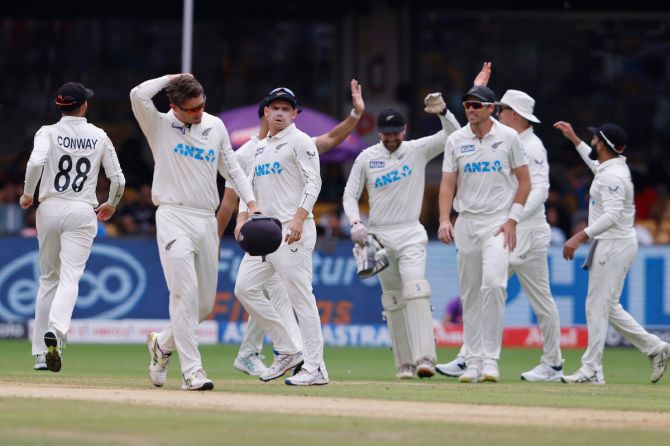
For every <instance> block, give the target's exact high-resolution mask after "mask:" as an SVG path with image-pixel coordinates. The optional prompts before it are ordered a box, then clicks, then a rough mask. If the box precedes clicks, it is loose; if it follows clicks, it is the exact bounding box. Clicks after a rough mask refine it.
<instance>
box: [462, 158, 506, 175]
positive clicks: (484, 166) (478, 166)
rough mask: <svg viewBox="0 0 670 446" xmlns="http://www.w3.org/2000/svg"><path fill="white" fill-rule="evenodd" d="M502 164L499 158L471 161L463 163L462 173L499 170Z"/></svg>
mask: <svg viewBox="0 0 670 446" xmlns="http://www.w3.org/2000/svg"><path fill="white" fill-rule="evenodd" d="M502 168H503V166H502V163H501V162H500V161H499V160H495V161H493V162H490V161H473V162H471V163H465V167H463V172H464V173H482V172H500V171H501V170H502Z"/></svg>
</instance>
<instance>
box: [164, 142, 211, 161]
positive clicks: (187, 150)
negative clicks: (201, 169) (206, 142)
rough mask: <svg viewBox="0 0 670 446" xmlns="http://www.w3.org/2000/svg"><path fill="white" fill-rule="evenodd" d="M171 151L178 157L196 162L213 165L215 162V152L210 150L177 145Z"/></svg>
mask: <svg viewBox="0 0 670 446" xmlns="http://www.w3.org/2000/svg"><path fill="white" fill-rule="evenodd" d="M172 150H173V151H174V153H176V154H178V155H181V156H185V157H187V158H193V159H194V160H198V161H207V162H208V163H213V162H214V161H215V160H216V152H214V150H212V149H201V148H200V147H191V146H189V145H187V144H182V143H179V144H177V145H176V146H175V148H174V149H172Z"/></svg>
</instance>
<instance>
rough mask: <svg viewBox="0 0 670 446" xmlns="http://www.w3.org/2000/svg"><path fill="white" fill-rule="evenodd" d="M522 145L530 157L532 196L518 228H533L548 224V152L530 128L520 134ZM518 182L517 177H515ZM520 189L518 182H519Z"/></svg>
mask: <svg viewBox="0 0 670 446" xmlns="http://www.w3.org/2000/svg"><path fill="white" fill-rule="evenodd" d="M519 138H521V144H523V148H524V150H525V151H526V156H527V157H528V171H529V172H530V186H531V188H530V194H528V199H527V200H526V205H525V206H524V208H523V213H522V214H521V220H520V221H519V224H518V225H517V229H518V228H531V227H537V226H544V225H546V224H547V217H546V215H545V211H544V202H545V201H547V198H548V197H549V162H548V161H547V150H546V149H545V148H544V144H542V141H541V140H540V138H538V137H537V135H536V134H535V132H534V131H533V127H529V128H527V129H526V130H524V131H523V132H521V133H519ZM513 178H514V180H515V181H516V177H515V176H513ZM517 187H518V182H517Z"/></svg>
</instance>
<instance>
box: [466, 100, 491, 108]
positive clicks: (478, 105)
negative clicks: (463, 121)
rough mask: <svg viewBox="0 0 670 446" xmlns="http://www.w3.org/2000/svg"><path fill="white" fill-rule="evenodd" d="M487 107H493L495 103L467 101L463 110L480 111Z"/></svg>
mask: <svg viewBox="0 0 670 446" xmlns="http://www.w3.org/2000/svg"><path fill="white" fill-rule="evenodd" d="M485 105H493V102H479V101H465V102H463V108H465V109H466V110H467V109H469V108H472V109H474V110H479V109H480V108H482V107H483V106H485Z"/></svg>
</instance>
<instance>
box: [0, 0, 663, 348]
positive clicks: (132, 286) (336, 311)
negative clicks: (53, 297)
mask: <svg viewBox="0 0 670 446" xmlns="http://www.w3.org/2000/svg"><path fill="white" fill-rule="evenodd" d="M90 3H91V2H81V1H65V2H58V3H56V2H51V3H47V2H37V4H33V3H31V4H27V3H26V4H24V5H22V4H14V3H13V4H11V5H3V6H2V15H1V16H0V25H1V26H0V35H1V36H2V38H1V39H0V51H1V52H2V57H1V58H0V64H1V69H0V77H1V79H2V81H1V82H0V89H1V91H0V112H2V114H3V120H2V124H0V138H2V141H3V144H2V146H1V147H0V183H1V189H0V192H1V193H0V236H1V238H0V245H1V249H0V321H2V322H0V337H25V336H27V334H28V332H29V325H30V324H29V320H30V318H31V316H32V314H33V306H32V305H33V300H34V295H35V290H36V286H37V278H38V271H37V269H36V265H37V264H36V253H37V244H36V240H35V239H34V235H35V230H34V211H33V212H29V213H24V212H22V211H20V209H18V206H17V203H18V196H19V194H20V193H21V186H22V181H23V175H24V172H25V162H26V161H27V158H28V155H29V153H30V149H31V144H32V137H33V135H34V133H35V132H36V130H37V129H38V128H39V127H40V126H41V125H43V124H47V123H51V122H55V121H56V120H57V119H58V113H57V110H56V109H55V107H54V106H53V103H52V100H53V94H54V93H53V92H54V91H55V89H56V88H57V87H58V85H60V84H61V83H63V82H65V81H67V80H80V81H82V82H83V83H85V84H86V85H87V86H89V87H91V88H92V89H94V90H95V92H96V96H95V98H94V100H93V101H91V107H90V113H89V118H90V120H91V121H92V122H94V123H96V124H97V125H99V126H101V127H102V128H104V129H105V130H106V131H107V132H108V133H109V135H110V136H111V138H112V140H113V142H114V144H115V145H116V147H117V151H118V153H119V157H120V160H121V163H122V166H123V168H124V171H125V173H126V175H127V180H128V189H127V192H126V195H125V197H124V206H123V207H120V208H119V209H118V212H117V215H116V216H115V218H114V220H113V221H112V222H111V223H110V224H108V225H105V226H104V227H101V230H100V234H99V238H98V239H97V241H96V244H95V248H94V251H93V254H92V256H91V260H90V262H89V267H88V270H87V273H86V275H85V277H84V279H83V282H82V289H81V295H80V299H79V303H78V305H77V308H76V310H75V318H76V319H77V320H76V321H75V324H74V325H73V333H72V335H71V341H77V340H80V341H95V342H142V340H143V339H144V334H146V331H147V330H151V329H153V328H154V327H155V326H156V324H158V325H160V324H161V323H162V321H163V320H164V319H166V318H167V290H166V287H165V284H164V279H163V276H162V271H161V269H160V265H159V263H158V258H157V252H156V248H155V241H154V236H153V233H154V230H155V229H154V225H153V211H152V209H151V205H150V204H148V203H147V192H148V185H150V183H151V171H152V170H151V166H152V164H151V163H152V162H151V156H150V152H149V150H148V147H147V145H146V141H145V140H144V138H143V137H142V135H141V132H140V130H139V127H138V126H137V124H136V122H135V120H134V119H133V117H132V114H131V112H130V103H129V101H128V93H129V91H130V89H131V88H132V87H133V86H134V85H136V84H138V83H139V82H141V81H142V80H145V79H147V78H150V77H156V76H158V75H161V74H164V73H172V72H179V71H181V70H180V52H181V2H180V1H165V2H156V1H146V2H129V1H119V2H113V3H111V4H103V3H94V4H90ZM255 5H256V6H255V7H254V8H243V7H242V6H235V5H225V6H223V5H219V4H218V3H216V2H206V1H201V0H198V1H196V2H195V22H194V34H193V43H194V45H193V48H194V51H193V70H192V71H193V73H194V74H195V75H196V76H197V77H198V78H199V79H200V80H201V81H202V83H203V85H204V86H205V89H206V94H207V100H208V103H207V110H208V111H209V112H210V113H214V114H218V113H220V112H223V111H225V110H230V109H233V108H236V107H240V106H245V105H249V104H252V103H254V102H256V101H258V99H259V98H260V97H261V96H262V95H263V94H264V93H265V92H266V91H268V90H269V89H271V88H272V87H275V86H277V85H286V86H288V87H290V88H293V89H294V90H295V91H296V94H297V95H298V98H299V99H300V101H301V103H302V104H303V105H305V106H307V107H310V108H313V109H316V110H319V111H322V112H324V113H326V114H328V115H331V116H333V117H334V118H336V119H341V118H342V117H344V116H346V114H347V113H348V111H349V109H350V104H349V100H348V96H349V92H348V80H349V79H350V78H352V77H355V78H357V79H359V80H360V81H361V83H362V85H363V96H364V99H365V102H366V114H365V116H364V118H363V119H362V122H361V125H360V126H359V129H358V134H359V136H360V137H361V138H362V139H364V140H365V141H367V142H368V143H372V142H374V141H375V139H376V132H375V128H374V116H375V115H376V113H377V112H378V111H379V110H381V109H382V108H385V107H388V106H393V107H397V108H399V109H401V110H402V111H403V112H404V113H405V114H406V115H407V117H408V120H409V123H410V124H409V132H408V138H414V137H420V136H424V135H427V134H430V133H432V132H434V131H437V130H438V128H439V125H438V123H437V121H436V120H435V119H433V118H432V117H430V116H425V115H424V114H423V112H422V100H423V97H424V96H425V94H426V93H428V92H431V91H442V92H443V93H444V95H445V98H446V99H447V102H448V104H449V107H450V108H451V109H452V110H454V111H455V113H456V115H457V117H458V118H459V120H460V121H461V122H464V114H463V111H462V107H460V100H459V98H460V95H461V94H462V92H463V91H464V90H465V89H466V88H467V86H468V85H469V84H470V83H471V81H472V78H473V77H474V75H475V74H476V72H477V71H478V70H479V67H480V66H481V63H482V61H484V60H490V61H492V62H493V76H492V79H491V83H490V85H491V87H492V88H493V89H494V90H495V91H497V92H498V94H499V95H501V94H502V92H504V90H505V89H507V88H518V89H522V90H524V91H527V92H529V93H530V94H531V95H532V96H534V97H535V99H536V100H537V105H536V114H537V115H538V116H539V117H540V118H541V119H542V121H543V122H542V124H540V125H539V126H537V127H536V131H537V133H538V134H539V136H540V137H541V138H542V139H543V140H544V142H545V145H546V147H547V149H548V153H549V158H550V163H551V182H552V193H551V197H550V200H549V202H548V204H547V208H548V214H550V215H551V218H552V225H553V226H554V228H555V236H556V240H557V242H559V241H560V237H561V235H563V236H564V237H565V236H569V234H570V233H571V232H572V231H573V230H575V229H576V228H579V227H580V225H583V224H584V219H585V217H586V208H587V206H588V197H587V193H588V186H589V184H590V178H591V177H590V173H589V172H588V171H587V170H586V168H585V167H584V166H583V165H582V163H581V161H580V160H579V159H578V157H577V156H576V154H575V153H574V150H573V149H572V147H570V145H569V144H568V143H566V142H565V141H564V140H563V139H562V137H561V136H560V134H558V132H556V131H555V130H553V129H552V128H551V126H550V124H551V123H553V122H554V121H556V120H558V119H566V120H570V121H571V122H572V123H573V124H574V125H575V127H576V128H577V129H578V130H579V133H580V134H581V135H582V136H583V137H586V136H587V135H586V134H585V133H584V129H585V127H586V126H587V125H593V124H598V123H601V122H606V121H613V122H617V123H620V124H621V125H622V126H624V127H625V128H626V129H627V130H628V132H629V136H630V140H631V141H632V143H631V147H630V152H629V153H628V156H629V162H630V165H631V168H632V170H633V173H634V175H635V178H634V180H635V184H636V204H637V209H638V214H637V217H638V227H639V231H640V232H639V239H640V242H641V244H643V245H645V246H642V248H641V250H640V253H639V254H638V257H637V259H636V263H635V265H634V268H633V270H632V271H631V274H630V275H629V278H628V281H627V285H626V287H625V289H624V293H623V296H622V302H623V303H624V305H625V306H626V307H627V308H628V309H629V310H630V311H631V312H632V314H633V315H634V316H635V317H636V319H638V320H639V321H641V322H642V323H643V324H644V325H645V326H647V327H649V328H651V329H653V330H657V331H658V332H659V333H661V334H662V335H663V336H664V337H665V338H666V339H668V333H669V332H670V285H668V280H667V277H670V274H668V268H669V267H670V266H669V263H668V260H669V258H670V247H669V246H668V245H667V243H668V241H670V205H668V190H667V187H668V184H670V181H669V180H670V178H669V177H670V174H669V172H670V157H669V156H668V154H667V152H668V145H669V142H670V126H669V125H668V124H670V90H669V89H668V87H667V85H670V84H669V82H668V81H669V80H670V79H669V78H670V56H669V54H670V52H668V47H670V29H669V27H668V25H669V24H670V14H668V12H667V10H665V11H664V10H659V9H655V10H649V9H646V10H643V7H644V6H645V5H644V2H642V3H640V2H637V5H636V8H637V10H635V11H630V10H603V9H602V8H601V5H599V4H598V2H587V3H583V4H581V6H579V7H577V6H574V7H573V6H571V5H569V4H567V3H564V2H545V4H543V5H542V6H538V5H530V4H527V3H524V2H507V3H506V4H505V5H504V7H505V9H502V7H501V6H500V5H497V4H493V3H492V2H491V3H487V2H484V3H481V4H480V5H479V6H477V8H478V9H466V5H458V6H456V7H454V8H453V9H452V8H450V7H449V6H448V5H443V6H436V5H431V4H430V3H429V2H421V1H419V2H412V3H411V4H410V3H406V2H399V1H369V2H340V3H339V4H338V5H337V6H332V8H331V10H322V9H315V8H313V7H310V3H309V2H304V1H291V2H283V3H282V4H281V5H280V6H279V5H276V4H272V3H270V2H256V3H255ZM468 7H469V6H468ZM657 8H658V7H657ZM157 102H158V105H159V107H160V106H162V107H166V106H167V104H166V103H165V100H164V99H159V100H158V101H157ZM351 161H352V160H348V161H346V162H340V163H328V164H324V166H323V172H322V175H323V178H324V188H323V190H322V193H321V196H320V201H319V206H318V207H317V219H318V221H319V222H320V226H321V233H320V234H321V235H320V239H319V245H318V248H319V251H318V254H317V258H316V261H315V291H316V292H315V294H316V295H317V298H318V299H319V306H320V309H321V312H322V318H323V322H324V324H325V328H324V330H325V335H326V340H327V342H328V343H329V344H330V345H370V346H381V345H387V344H388V337H387V334H386V332H385V329H384V327H383V322H382V320H381V306H380V303H379V297H378V296H379V291H378V284H377V283H376V282H375V280H374V279H373V280H371V281H369V282H368V283H362V282H360V281H359V280H358V279H357V278H356V277H355V271H354V269H353V260H352V259H351V255H350V249H351V243H350V242H349V241H348V240H347V234H346V230H347V225H346V222H343V221H342V219H341V208H340V205H339V202H338V200H339V199H340V198H341V194H342V188H343V186H344V182H345V181H346V177H347V173H348V170H349V168H350V166H351ZM428 169H429V174H428V185H427V188H426V195H425V203H424V213H423V215H422V222H423V223H424V224H425V225H426V227H427V229H428V232H429V234H430V235H431V237H433V238H434V236H435V232H436V224H437V216H436V214H435V212H436V208H437V206H435V203H436V200H437V185H438V182H439V175H440V160H439V159H438V160H436V161H434V162H433V163H431V164H430V165H429V168H428ZM99 189H100V192H101V193H102V194H103V196H104V193H105V191H106V183H105V182H104V181H101V182H100V187H99ZM228 234H229V232H228ZM559 246H560V243H557V247H555V248H552V250H551V252H550V254H551V255H550V259H549V260H550V268H551V278H552V291H553V294H554V296H555V297H556V301H557V304H558V307H559V311H560V316H561V322H562V325H563V326H564V327H566V328H565V332H564V338H563V343H564V346H566V347H569V346H573V347H576V346H582V345H583V342H584V339H585V334H584V322H585V321H584V312H583V308H584V305H583V303H584V297H585V293H586V273H585V272H583V271H581V270H580V269H579V258H578V259H577V261H576V262H573V263H568V262H565V261H564V260H562V259H561V256H560V247H559ZM578 254H580V255H581V256H582V257H583V256H584V254H585V251H584V250H583V249H582V251H580V252H579V253H578ZM240 256H241V251H240V250H239V248H238V247H237V246H236V244H235V243H234V242H233V241H232V239H230V238H227V239H226V240H224V243H223V244H222V249H221V260H220V264H219V267H220V276H219V293H218V296H217V303H216V306H215V309H214V312H213V314H212V316H211V319H212V322H209V323H207V324H205V325H204V328H203V339H204V340H206V341H207V342H212V343H213V342H230V343H235V342H238V341H239V339H240V333H241V330H242V329H243V321H244V314H243V312H242V311H241V308H240V305H239V303H237V301H236V300H235V299H234V297H233V296H232V295H231V294H230V293H231V290H232V284H233V281H234V273H235V271H236V266H237V262H239V259H240ZM578 257H579V255H578ZM427 275H428V280H429V281H430V282H431V284H432V286H433V290H434V297H433V305H434V307H435V310H436V311H435V313H434V315H435V319H436V327H437V334H438V339H439V340H440V342H441V343H442V344H443V345H453V344H458V342H459V339H460V338H459V332H458V328H457V327H456V328H454V327H451V326H444V325H443V324H442V317H443V314H444V312H445V309H446V307H447V306H448V304H449V303H450V301H451V300H452V299H454V298H456V297H457V295H458V291H457V282H456V274H455V259H454V253H453V248H452V247H447V246H443V245H440V244H439V243H438V242H436V241H433V242H431V244H430V245H429V266H428V272H427ZM534 324H535V320H534V317H533V315H532V312H531V311H530V310H529V307H528V304H527V303H526V299H525V298H523V296H522V295H521V292H520V290H519V286H518V282H516V280H512V281H511V283H510V287H509V302H508V310H507V315H506V325H507V327H508V333H509V334H508V338H507V342H508V343H511V344H514V345H529V346H537V344H538V341H539V339H538V336H537V331H536V330H532V329H529V328H528V327H531V326H533V325H534ZM514 327H521V330H520V331H518V330H516V331H515V329H514ZM573 327H576V328H574V329H573ZM609 342H610V343H611V344H618V343H621V340H620V339H619V338H617V337H616V336H614V335H613V336H612V337H611V338H610V339H609Z"/></svg>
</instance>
